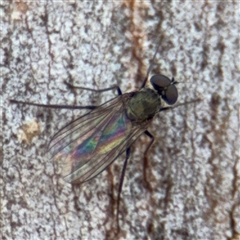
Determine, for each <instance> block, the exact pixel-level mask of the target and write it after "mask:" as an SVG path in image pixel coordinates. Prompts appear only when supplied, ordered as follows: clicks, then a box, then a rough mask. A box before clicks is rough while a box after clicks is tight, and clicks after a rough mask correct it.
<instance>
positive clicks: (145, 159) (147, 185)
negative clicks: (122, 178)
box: [143, 130, 154, 189]
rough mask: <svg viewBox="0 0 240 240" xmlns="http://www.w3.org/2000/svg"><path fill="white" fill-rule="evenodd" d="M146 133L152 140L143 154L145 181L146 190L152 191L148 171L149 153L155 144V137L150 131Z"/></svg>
mask: <svg viewBox="0 0 240 240" xmlns="http://www.w3.org/2000/svg"><path fill="white" fill-rule="evenodd" d="M144 133H145V134H146V135H147V136H148V137H149V138H150V143H149V144H148V146H147V148H146V150H145V152H144V154H143V161H144V162H143V179H144V182H145V184H146V188H149V189H151V187H150V184H149V183H148V181H147V169H148V160H147V152H148V150H149V149H150V147H151V145H152V144H153V142H154V136H153V135H152V134H151V133H150V132H149V131H148V130H146V131H145V132H144Z"/></svg>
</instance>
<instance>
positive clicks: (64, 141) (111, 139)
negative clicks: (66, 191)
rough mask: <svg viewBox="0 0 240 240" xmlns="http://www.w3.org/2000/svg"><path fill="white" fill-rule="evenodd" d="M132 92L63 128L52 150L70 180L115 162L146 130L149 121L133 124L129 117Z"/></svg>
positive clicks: (82, 179) (86, 177)
mask: <svg viewBox="0 0 240 240" xmlns="http://www.w3.org/2000/svg"><path fill="white" fill-rule="evenodd" d="M129 97H130V94H124V95H121V96H118V97H116V98H114V99H113V100H110V101H109V102H107V103H105V104H103V105H101V106H100V107H98V108H96V109H94V110H92V111H91V112H90V113H87V114H85V115H83V116H81V117H79V118H78V119H76V120H75V121H73V122H71V123H70V124H68V125H67V126H65V127H64V128H63V129H61V130H60V131H59V132H58V133H57V134H56V135H55V136H54V137H53V139H52V140H51V142H50V144H49V151H50V153H51V155H52V157H53V158H54V160H55V161H57V163H58V164H59V165H60V166H61V168H62V175H63V177H64V179H65V180H66V181H67V182H78V183H82V182H85V181H87V180H89V179H91V178H93V177H95V176H96V175H98V174H99V173H100V172H102V171H103V170H104V169H105V168H106V167H107V166H108V165H109V164H111V163H112V162H113V161H114V160H115V159H116V158H117V157H118V156H119V155H120V154H121V153H123V152H124V151H125V150H126V149H127V148H128V147H129V146H130V145H131V144H132V143H133V142H134V141H135V140H136V139H137V138H138V137H139V136H140V135H141V134H142V133H143V132H144V131H145V127H146V125H147V123H148V122H146V123H144V124H142V125H141V126H140V125H136V124H134V123H132V122H131V121H130V120H129V119H128V118H127V116H126V113H125V110H126V104H127V102H128V100H129Z"/></svg>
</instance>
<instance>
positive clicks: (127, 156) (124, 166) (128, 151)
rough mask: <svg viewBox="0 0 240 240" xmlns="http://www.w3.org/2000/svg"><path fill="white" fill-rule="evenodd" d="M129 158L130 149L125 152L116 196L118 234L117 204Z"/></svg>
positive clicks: (118, 228)
mask: <svg viewBox="0 0 240 240" xmlns="http://www.w3.org/2000/svg"><path fill="white" fill-rule="evenodd" d="M129 156H130V148H128V149H127V150H126V159H125V161H124V164H123V168H122V173H121V178H120V182H119V186H118V196H117V231H118V232H119V230H120V227H119V204H120V197H121V192H122V186H123V181H124V176H125V171H126V167H127V163H128V159H129Z"/></svg>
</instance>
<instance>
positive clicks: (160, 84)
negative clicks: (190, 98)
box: [150, 74, 178, 105]
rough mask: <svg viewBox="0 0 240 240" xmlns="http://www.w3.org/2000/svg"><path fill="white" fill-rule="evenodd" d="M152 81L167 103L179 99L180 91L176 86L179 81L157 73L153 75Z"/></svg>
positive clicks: (170, 103)
mask: <svg viewBox="0 0 240 240" xmlns="http://www.w3.org/2000/svg"><path fill="white" fill-rule="evenodd" d="M150 82H151V84H152V86H153V87H154V89H155V90H156V91H157V92H158V94H159V95H160V96H162V98H163V100H164V101H165V102H166V103H167V104H169V105H173V104H174V103H175V102H176V101H177V99H178V91H177V88H176V86H175V84H177V82H175V81H174V78H172V80H170V79H169V78H168V77H166V76H164V75H161V74H157V75H153V76H152V77H151V79H150Z"/></svg>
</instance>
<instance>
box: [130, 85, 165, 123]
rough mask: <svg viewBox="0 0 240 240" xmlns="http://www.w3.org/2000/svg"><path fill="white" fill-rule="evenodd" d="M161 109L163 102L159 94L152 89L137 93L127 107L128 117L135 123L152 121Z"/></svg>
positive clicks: (144, 89)
mask: <svg viewBox="0 0 240 240" xmlns="http://www.w3.org/2000/svg"><path fill="white" fill-rule="evenodd" d="M160 107H161V100H160V97H159V95H158V94H157V92H155V91H154V90H152V89H150V88H143V89H142V90H141V91H139V92H136V93H135V95H134V96H133V97H132V98H131V99H130V100H129V103H128V105H127V116H128V118H129V119H130V120H132V121H135V122H143V121H145V120H149V119H152V118H153V117H154V115H155V114H156V113H157V112H158V111H159V109H160Z"/></svg>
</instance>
